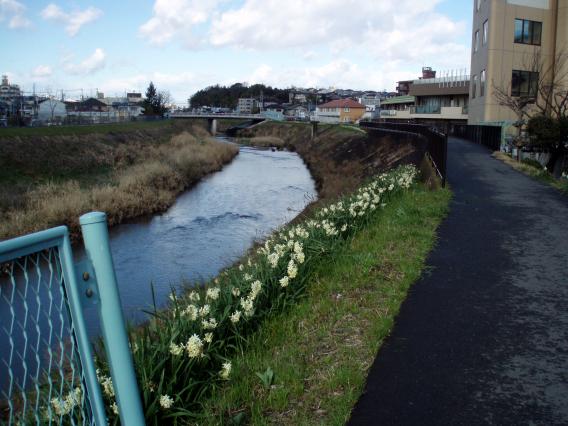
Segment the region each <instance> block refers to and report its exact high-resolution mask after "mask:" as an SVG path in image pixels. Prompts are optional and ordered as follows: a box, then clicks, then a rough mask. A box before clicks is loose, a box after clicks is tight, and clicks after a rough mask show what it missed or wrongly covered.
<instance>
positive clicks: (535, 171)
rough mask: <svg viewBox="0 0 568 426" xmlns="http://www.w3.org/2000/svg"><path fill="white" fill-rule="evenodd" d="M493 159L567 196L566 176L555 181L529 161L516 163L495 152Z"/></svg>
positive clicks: (545, 171)
mask: <svg viewBox="0 0 568 426" xmlns="http://www.w3.org/2000/svg"><path fill="white" fill-rule="evenodd" d="M493 157H495V158H497V159H498V160H501V161H502V162H504V163H505V164H508V165H509V166H511V167H512V168H513V169H515V170H518V171H520V172H521V173H524V174H526V175H528V176H530V177H532V178H534V179H536V180H538V181H540V182H542V183H545V184H547V185H550V186H552V187H553V188H556V189H558V190H559V191H561V192H563V193H564V194H567V195H568V176H566V175H565V176H563V177H561V178H560V179H556V178H555V177H554V176H552V174H550V172H548V171H547V170H545V169H544V168H543V167H538V166H537V165H536V164H535V163H536V162H531V161H521V162H519V161H517V160H515V159H514V158H512V157H511V156H510V155H509V154H507V153H505V152H499V151H495V152H494V153H493Z"/></svg>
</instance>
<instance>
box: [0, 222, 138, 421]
mask: <svg viewBox="0 0 568 426" xmlns="http://www.w3.org/2000/svg"><path fill="white" fill-rule="evenodd" d="M80 223H81V229H82V233H83V239H84V242H85V249H86V253H87V259H86V260H85V261H83V262H81V263H80V264H74V262H73V253H72V249H71V243H70V240H69V234H68V230H67V227H65V226H61V227H57V228H53V229H49V230H46V231H41V232H38V233H35V234H30V235H26V236H23V237H19V238H15V239H13V240H9V241H4V242H0V371H1V373H0V424H8V425H19V424H26V425H28V424H37V425H39V424H42V425H43V424H50V425H51V424H57V425H62V424H71V425H75V424H77V425H78V424H81V425H85V424H88V425H91V424H95V425H103V424H107V416H106V412H105V406H104V403H103V398H102V394H101V389H100V384H99V383H98V381H97V372H96V370H95V363H94V358H93V351H92V348H91V339H90V338H89V336H88V334H87V331H86V327H85V319H84V315H83V309H84V308H86V307H88V306H96V308H97V310H98V314H99V319H100V323H101V329H102V334H103V341H104V346H105V350H106V356H107V361H108V364H109V366H110V370H111V376H112V380H113V387H114V391H115V395H116V402H117V405H118V409H119V414H120V419H121V423H122V424H123V425H143V424H144V417H143V411H142V405H141V402H140V396H139V392H138V385H137V382H136V376H135V372H134V366H133V362H132V355H131V353H130V349H129V345H128V336H127V332H126V327H125V323H124V318H123V315H122V309H121V305H120V299H119V295H118V289H117V285H116V276H115V273H114V267H113V263H112V257H111V253H110V247H109V240H108V230H107V224H106V216H105V214H104V213H99V212H94V213H89V214H87V215H84V216H82V217H81V219H80ZM90 337H91V338H93V337H95V336H90Z"/></svg>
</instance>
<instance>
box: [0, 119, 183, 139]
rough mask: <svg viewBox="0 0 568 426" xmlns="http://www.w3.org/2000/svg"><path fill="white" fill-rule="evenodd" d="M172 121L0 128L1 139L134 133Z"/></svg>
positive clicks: (165, 125) (163, 125)
mask: <svg viewBox="0 0 568 426" xmlns="http://www.w3.org/2000/svg"><path fill="white" fill-rule="evenodd" d="M171 125H172V120H158V121H140V122H136V121H134V122H127V123H111V124H93V125H82V126H52V127H6V128H0V138H2V137H14V136H60V135H86V134H91V133H101V134H105V133H112V132H133V131H136V130H140V129H149V128H150V129H154V128H160V127H168V126H171Z"/></svg>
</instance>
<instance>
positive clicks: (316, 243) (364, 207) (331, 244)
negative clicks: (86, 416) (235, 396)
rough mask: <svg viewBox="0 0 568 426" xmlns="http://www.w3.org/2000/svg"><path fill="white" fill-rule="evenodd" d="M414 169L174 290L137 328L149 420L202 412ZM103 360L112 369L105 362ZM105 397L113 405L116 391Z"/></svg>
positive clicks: (369, 186) (322, 210)
mask: <svg viewBox="0 0 568 426" xmlns="http://www.w3.org/2000/svg"><path fill="white" fill-rule="evenodd" d="M416 175H417V173H416V169H415V168H414V167H411V166H403V167H400V168H397V169H395V170H392V171H389V172H388V173H387V174H384V175H380V176H375V178H374V179H372V180H370V181H368V182H367V183H366V184H365V185H363V186H362V187H361V188H360V189H359V190H358V191H356V192H354V193H352V194H350V195H348V196H346V197H343V198H341V199H339V200H336V201H335V202H334V203H332V204H329V203H328V204H327V205H326V206H325V207H323V206H320V207H318V209H315V210H312V212H311V217H310V218H309V219H306V220H303V221H299V222H298V221H297V222H295V223H294V224H293V225H288V226H286V227H284V228H282V229H280V230H279V231H278V232H275V233H274V234H273V235H272V236H271V237H270V238H269V239H268V240H267V241H266V242H265V243H264V244H263V245H262V246H259V247H257V249H256V250H255V251H253V252H251V253H249V255H248V256H247V257H244V258H243V259H242V260H241V263H240V264H238V265H235V266H234V267H232V268H229V269H227V270H226V271H224V272H223V273H222V274H221V275H220V276H219V277H218V278H216V279H214V280H212V281H211V282H209V283H207V285H205V286H203V287H201V286H199V287H193V288H190V289H188V290H187V291H185V292H183V291H182V292H178V291H176V292H174V293H173V294H172V295H171V306H169V308H168V309H164V310H160V311H157V312H155V314H154V315H153V319H152V320H151V321H150V322H149V323H148V324H147V325H145V326H144V327H141V328H139V329H137V330H135V332H134V333H133V335H132V336H131V342H132V347H133V355H134V360H135V365H136V369H137V373H138V377H139V382H140V386H141V392H142V400H143V404H144V407H145V409H146V413H145V414H146V417H147V419H148V421H149V422H157V423H159V424H163V423H164V422H169V420H172V421H173V419H174V418H176V419H177V420H178V421H180V420H181V419H182V418H184V419H183V420H184V421H188V420H192V419H196V418H200V417H201V416H202V407H201V405H202V403H203V402H204V398H205V397H206V396H207V395H208V394H209V392H211V390H212V389H213V388H215V387H219V386H224V383H225V382H226V381H227V380H232V377H233V376H232V373H231V371H232V366H231V365H232V364H231V359H232V358H234V357H235V356H238V354H239V353H242V351H245V350H247V348H248V345H249V342H250V341H251V339H254V338H255V337H254V336H255V334H256V333H257V332H258V330H259V328H260V329H262V327H264V324H265V321H270V320H271V319H272V318H273V317H275V316H277V315H280V314H285V313H286V312H289V310H290V309H294V306H296V304H297V303H298V302H301V301H302V300H303V299H304V297H305V295H306V291H308V290H309V288H308V287H309V285H311V284H312V278H313V277H314V274H315V273H317V271H319V270H320V267H322V266H323V265H324V264H325V262H326V261H327V260H328V259H335V258H336V256H338V253H341V250H342V247H344V246H345V245H346V244H349V242H350V241H351V239H352V237H354V236H355V235H357V234H358V233H359V232H362V231H364V230H365V229H367V227H368V225H369V223H372V221H373V220H374V218H376V217H378V216H381V215H382V214H383V211H384V210H383V209H386V208H388V206H389V205H390V203H391V202H394V201H395V200H396V199H397V198H398V197H399V196H401V195H402V194H404V193H405V192H407V191H409V188H410V187H411V186H412V185H413V182H414V181H415V179H416ZM400 214H401V213H400V212H398V213H397V215H399V216H400ZM97 358H98V359H99V360H103V359H104V357H102V356H101V357H97ZM99 368H100V369H101V372H102V374H103V375H108V367H107V366H105V365H104V364H101V365H99ZM101 380H102V381H106V380H107V378H106V377H103V376H101ZM236 380H237V382H238V381H239V380H240V379H239V378H237V379H236ZM231 383H232V382H229V386H231ZM106 397H107V403H108V404H109V406H110V405H112V404H113V402H114V397H113V395H112V393H110V392H109V393H107V394H106ZM162 400H168V404H167V406H161V401H162ZM170 402H171V403H170ZM109 415H111V417H113V415H112V414H111V413H109ZM168 419H169V420H168Z"/></svg>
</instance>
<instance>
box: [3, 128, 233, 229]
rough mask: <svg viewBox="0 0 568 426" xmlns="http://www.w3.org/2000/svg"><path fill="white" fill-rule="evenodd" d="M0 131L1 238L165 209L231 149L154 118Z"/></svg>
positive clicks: (205, 135) (227, 157) (197, 130)
mask: <svg viewBox="0 0 568 426" xmlns="http://www.w3.org/2000/svg"><path fill="white" fill-rule="evenodd" d="M51 129H52V128H46V129H41V130H45V131H47V132H48V133H50V134H49V135H43V136H42V135H40V134H38V133H37V132H38V131H39V130H38V129H15V130H14V131H13V132H16V133H13V132H12V134H10V135H5V134H3V133H2V132H0V163H1V164H0V170H2V172H0V194H2V196H1V197H0V213H1V214H2V221H1V222H0V239H6V238H10V237H14V236H17V235H22V234H25V233H29V232H34V231H37V230H40V229H43V228H46V227H51V226H56V225H61V224H65V225H68V226H69V227H70V230H71V233H72V235H73V236H74V237H76V236H77V235H78V232H77V231H78V223H77V218H78V217H79V216H80V215H81V214H82V213H84V212H87V211H90V210H103V211H106V212H107V216H108V218H109V224H111V225H115V224H118V223H121V222H123V221H125V220H128V219H132V218H134V217H137V216H141V215H146V214H151V213H156V212H159V211H163V210H165V209H166V208H168V207H169V206H170V205H171V204H172V203H173V201H174V200H175V197H176V195H177V194H179V193H180V192H181V191H183V190H184V189H186V188H187V187H189V186H191V185H192V184H194V183H196V182H197V181H198V180H199V179H201V178H202V177H203V176H205V175H206V174H208V173H211V172H214V171H216V170H219V169H220V168H221V167H222V166H223V165H224V164H226V163H227V162H229V161H231V159H232V158H233V157H234V156H235V155H237V154H238V147H237V146H235V145H232V144H227V143H223V142H219V141H217V140H215V139H214V138H212V137H210V136H209V135H208V133H207V131H206V130H205V129H203V128H201V127H198V126H191V125H189V124H188V123H185V122H181V123H180V122H172V121H160V122H156V123H154V122H150V123H133V124H132V123H128V124H125V125H122V126H121V125H109V126H101V127H99V126H76V127H74V128H73V127H62V128H56V129H54V130H51Z"/></svg>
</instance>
